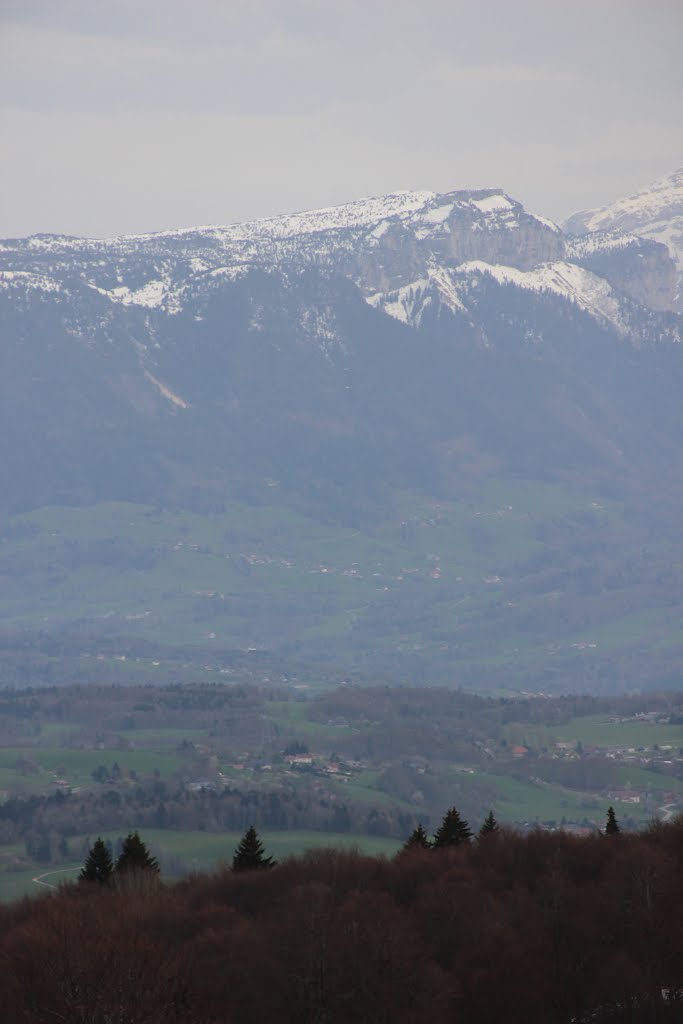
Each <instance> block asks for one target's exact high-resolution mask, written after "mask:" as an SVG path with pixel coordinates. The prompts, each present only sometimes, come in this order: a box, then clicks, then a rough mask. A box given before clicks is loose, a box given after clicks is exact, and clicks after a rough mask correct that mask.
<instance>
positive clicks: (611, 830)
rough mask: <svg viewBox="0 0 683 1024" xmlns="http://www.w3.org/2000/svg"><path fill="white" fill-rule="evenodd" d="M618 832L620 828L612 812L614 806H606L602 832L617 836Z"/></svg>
mask: <svg viewBox="0 0 683 1024" xmlns="http://www.w3.org/2000/svg"><path fill="white" fill-rule="evenodd" d="M620 832H621V829H620V828H619V822H618V821H617V816H616V814H615V813H614V808H613V807H608V808H607V821H606V823H605V832H604V834H605V835H606V836H618V835H619V833H620Z"/></svg>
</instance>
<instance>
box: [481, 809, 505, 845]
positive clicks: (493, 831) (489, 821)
mask: <svg viewBox="0 0 683 1024" xmlns="http://www.w3.org/2000/svg"><path fill="white" fill-rule="evenodd" d="M499 832H500V826H499V825H498V822H497V821H496V819H495V817H494V814H493V811H489V813H488V814H487V815H486V817H485V818H484V822H483V824H482V826H481V828H480V829H479V838H480V839H483V838H484V837H485V836H492V835H497V834H498V833H499Z"/></svg>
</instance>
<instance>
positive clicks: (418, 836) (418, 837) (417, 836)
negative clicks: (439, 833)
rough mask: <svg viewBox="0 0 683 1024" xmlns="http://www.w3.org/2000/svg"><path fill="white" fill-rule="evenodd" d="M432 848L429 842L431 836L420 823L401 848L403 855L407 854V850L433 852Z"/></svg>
mask: <svg viewBox="0 0 683 1024" xmlns="http://www.w3.org/2000/svg"><path fill="white" fill-rule="evenodd" d="M431 848H432V844H431V843H430V841H429V836H428V835H427V833H426V832H425V830H424V829H423V827H422V822H420V823H419V825H418V826H417V828H414V829H413V831H412V832H411V833H410V835H409V836H408V838H407V839H406V841H405V843H404V844H403V846H402V847H401V853H405V852H406V851H407V850H431Z"/></svg>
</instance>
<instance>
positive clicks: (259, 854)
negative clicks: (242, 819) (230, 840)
mask: <svg viewBox="0 0 683 1024" xmlns="http://www.w3.org/2000/svg"><path fill="white" fill-rule="evenodd" d="M272 867H275V861H274V860H273V858H272V857H265V856H264V853H263V843H262V842H261V840H260V839H259V837H258V833H257V832H256V829H255V828H254V826H253V825H250V826H249V828H248V829H247V831H246V832H245V833H244V835H243V836H242V839H241V841H240V844H239V846H238V847H237V849H236V850H235V855H234V857H233V858H232V870H233V871H253V870H255V869H257V868H272Z"/></svg>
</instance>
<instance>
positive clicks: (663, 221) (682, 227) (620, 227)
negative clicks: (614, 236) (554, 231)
mask: <svg viewBox="0 0 683 1024" xmlns="http://www.w3.org/2000/svg"><path fill="white" fill-rule="evenodd" d="M563 227H564V230H565V232H566V233H567V234H572V235H587V234H593V233H594V232H618V233H620V234H631V235H637V236H639V237H642V238H647V239H651V240H652V241H654V242H659V243H660V244H663V245H665V246H666V247H667V248H668V250H669V253H670V254H671V257H672V259H673V260H674V262H675V264H676V274H677V285H676V291H675V293H674V295H673V296H672V298H671V305H670V306H669V308H671V309H676V310H678V312H683V167H682V168H679V169H678V170H677V171H674V173H673V174H670V175H667V176H666V177H664V178H660V179H659V180H658V181H656V182H654V183H653V184H652V185H649V186H647V187H646V188H643V189H641V190H640V191H639V192H636V193H635V194H634V195H632V196H628V197H627V198H625V199H618V200H617V201H616V202H614V203H610V204H609V205H608V206H603V207H600V208H599V209H596V210H584V211H582V212H580V213H575V214H573V215H572V216H571V217H570V218H569V219H568V220H567V221H566V222H565V223H564V225H563Z"/></svg>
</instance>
